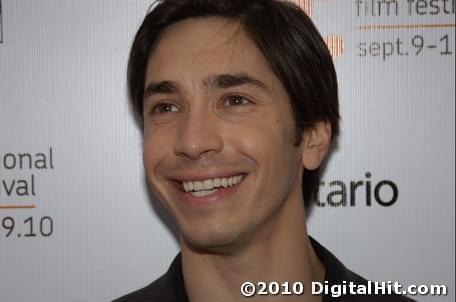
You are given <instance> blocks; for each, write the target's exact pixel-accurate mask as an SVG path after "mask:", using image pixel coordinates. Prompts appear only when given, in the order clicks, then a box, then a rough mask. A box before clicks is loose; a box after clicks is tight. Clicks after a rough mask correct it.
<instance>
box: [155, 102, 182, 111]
mask: <svg viewBox="0 0 456 302" xmlns="http://www.w3.org/2000/svg"><path fill="white" fill-rule="evenodd" d="M177 111H179V109H177V107H176V106H174V105H173V104H169V103H162V104H158V105H156V106H155V107H154V108H153V109H152V113H168V112H177Z"/></svg>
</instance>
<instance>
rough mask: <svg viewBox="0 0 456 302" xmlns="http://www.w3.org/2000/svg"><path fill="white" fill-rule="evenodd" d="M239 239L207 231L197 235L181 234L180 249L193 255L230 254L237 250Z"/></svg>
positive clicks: (231, 234) (234, 235)
mask: <svg viewBox="0 0 456 302" xmlns="http://www.w3.org/2000/svg"><path fill="white" fill-rule="evenodd" d="M241 237H242V236H240V235H239V234H233V233H228V232H216V231H213V230H209V231H203V232H198V233H197V234H194V233H192V234H189V233H188V232H187V233H185V234H183V233H181V238H180V241H181V248H182V249H188V250H190V251H192V252H194V253H199V254H232V253H234V252H236V251H238V250H239V248H240V245H241V241H242V240H241Z"/></svg>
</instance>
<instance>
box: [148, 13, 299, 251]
mask: <svg viewBox="0 0 456 302" xmlns="http://www.w3.org/2000/svg"><path fill="white" fill-rule="evenodd" d="M145 87H146V90H145V98H144V165H145V170H146V174H147V178H148V182H149V184H150V185H151V187H152V189H153V191H154V192H155V194H156V195H157V196H158V197H159V198H160V200H161V201H162V202H163V203H164V204H165V205H166V207H167V208H168V209H169V211H170V212H171V214H172V216H173V217H174V219H175V221H176V222H177V224H178V226H179V229H180V231H181V235H182V239H183V242H184V243H187V244H190V245H191V246H194V247H198V248H220V247H224V246H233V245H236V244H239V243H242V242H246V241H248V240H249V238H253V237H254V236H255V234H257V233H258V232H261V231H262V230H263V231H264V230H266V229H268V228H271V227H273V226H274V225H277V224H280V223H286V220H287V219H289V217H287V214H284V211H283V208H284V205H286V204H287V203H290V202H302V197H301V196H302V191H301V177H302V170H303V169H302V163H301V153H302V150H301V149H302V147H301V146H298V147H296V146H294V145H293V141H294V137H295V135H294V134H295V127H294V121H293V117H292V111H291V105H290V101H289V99H288V96H287V93H286V91H285V90H284V88H283V87H282V85H281V83H280V81H279V80H278V79H277V78H276V76H275V75H274V74H273V73H272V71H271V70H270V69H269V67H268V64H267V62H266V60H265V59H264V57H263V55H262V54H261V52H260V51H259V50H258V49H257V47H256V46H255V44H254V43H253V42H252V41H251V40H250V38H249V37H248V36H247V35H246V33H245V32H244V30H243V29H242V28H241V27H240V26H239V24H238V23H235V22H232V21H229V20H226V19H223V18H199V19H190V20H186V21H181V22H179V23H176V24H174V25H172V26H171V27H169V28H167V29H166V30H165V31H164V33H163V34H162V36H161V37H160V40H159V42H158V44H157V46H156V48H155V49H154V50H153V52H152V54H151V56H150V58H149V61H148V65H147V71H146V79H145ZM263 233H264V232H263Z"/></svg>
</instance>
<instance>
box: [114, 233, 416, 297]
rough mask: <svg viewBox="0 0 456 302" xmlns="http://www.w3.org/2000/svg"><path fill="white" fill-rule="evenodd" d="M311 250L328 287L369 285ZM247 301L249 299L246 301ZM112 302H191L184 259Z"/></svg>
mask: <svg viewBox="0 0 456 302" xmlns="http://www.w3.org/2000/svg"><path fill="white" fill-rule="evenodd" d="M310 239H311V243H312V246H313V248H314V250H315V252H316V253H317V256H318V258H319V259H320V261H321V262H322V263H323V266H324V267H325V270H326V275H325V281H328V285H329V286H331V285H335V284H343V281H346V282H347V283H349V282H353V283H355V284H365V285H367V284H368V281H367V280H366V279H364V278H362V277H361V276H359V275H357V274H355V273H353V272H351V271H350V270H348V269H347V268H345V266H344V265H343V264H342V263H341V262H340V261H339V260H337V258H336V257H335V256H334V255H333V254H331V252H329V251H328V250H327V249H325V248H324V247H323V246H322V245H320V244H319V243H318V242H317V241H316V240H314V239H313V238H310ZM246 300H247V298H246ZM385 301H389V302H410V301H414V300H411V299H409V298H407V297H405V296H397V295H394V296H391V295H390V296H375V295H354V296H348V295H346V296H341V297H331V296H329V295H328V296H326V295H325V296H323V302H385ZM113 302H188V298H187V294H186V292H185V287H184V278H183V274H182V265H181V255H180V254H178V255H177V256H176V258H174V261H173V263H172V264H171V266H170V268H169V269H168V271H167V272H166V273H165V274H164V275H163V276H162V277H160V278H159V279H157V280H156V281H155V282H153V283H152V284H150V285H148V286H146V287H144V288H142V289H140V290H138V291H135V292H133V293H131V294H128V295H126V296H123V297H121V298H119V299H117V300H114V301H113Z"/></svg>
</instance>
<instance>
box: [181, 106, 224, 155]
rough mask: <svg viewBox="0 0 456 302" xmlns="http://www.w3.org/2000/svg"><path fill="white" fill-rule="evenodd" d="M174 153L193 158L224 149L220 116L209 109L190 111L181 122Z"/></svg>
mask: <svg viewBox="0 0 456 302" xmlns="http://www.w3.org/2000/svg"><path fill="white" fill-rule="evenodd" d="M177 132H178V133H177V137H176V142H175V144H174V153H175V154H176V155H177V156H180V157H185V158H188V159H191V160H198V159H199V158H200V157H202V156H205V155H208V154H210V153H217V152H220V151H221V150H222V149H223V139H222V134H221V133H220V125H219V121H218V118H217V117H216V116H215V115H213V114H211V113H210V112H208V111H204V110H200V111H198V112H196V111H193V112H189V113H188V114H187V115H186V116H185V117H184V118H183V119H182V120H181V122H180V123H179V125H178V128H177Z"/></svg>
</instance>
